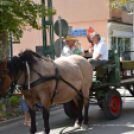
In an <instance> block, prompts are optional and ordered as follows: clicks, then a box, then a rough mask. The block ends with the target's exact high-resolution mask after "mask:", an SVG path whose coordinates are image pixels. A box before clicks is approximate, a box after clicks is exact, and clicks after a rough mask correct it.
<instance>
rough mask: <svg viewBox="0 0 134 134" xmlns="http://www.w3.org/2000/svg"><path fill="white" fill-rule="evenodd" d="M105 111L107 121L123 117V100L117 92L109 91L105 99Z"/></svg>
mask: <svg viewBox="0 0 134 134" xmlns="http://www.w3.org/2000/svg"><path fill="white" fill-rule="evenodd" d="M103 101H104V102H103V111H104V114H105V116H106V118H107V119H111V120H113V119H117V118H119V117H120V115H121V111H122V100H121V96H120V93H119V92H118V91H117V90H114V89H113V90H112V89H111V90H109V91H108V92H107V93H106V96H105V97H104V99H103Z"/></svg>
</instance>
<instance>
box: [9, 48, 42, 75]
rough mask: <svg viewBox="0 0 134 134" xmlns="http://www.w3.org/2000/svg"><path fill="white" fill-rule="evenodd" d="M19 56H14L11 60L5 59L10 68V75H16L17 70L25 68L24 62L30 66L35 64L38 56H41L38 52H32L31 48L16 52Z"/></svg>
mask: <svg viewBox="0 0 134 134" xmlns="http://www.w3.org/2000/svg"><path fill="white" fill-rule="evenodd" d="M18 55H19V56H14V57H12V58H11V60H8V61H7V66H8V68H9V70H10V72H9V73H10V74H9V75H11V76H17V75H18V73H19V71H20V70H21V71H25V70H26V64H25V63H26V62H27V63H28V64H29V65H30V66H31V67H32V66H33V64H36V62H37V61H38V58H43V57H42V56H41V55H40V54H38V53H36V52H33V51H31V50H25V51H24V52H21V53H19V54H18Z"/></svg>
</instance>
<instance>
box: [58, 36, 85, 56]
mask: <svg viewBox="0 0 134 134" xmlns="http://www.w3.org/2000/svg"><path fill="white" fill-rule="evenodd" d="M63 41H66V42H67V45H65V46H64V47H63V50H62V52H61V56H70V55H72V54H73V52H74V51H75V50H76V48H75V42H76V41H77V38H75V37H74V36H73V35H67V36H66V38H64V39H63ZM80 50H81V53H80V54H79V55H81V56H84V55H85V54H84V51H83V48H82V46H81V47H80ZM61 56H60V57H61Z"/></svg>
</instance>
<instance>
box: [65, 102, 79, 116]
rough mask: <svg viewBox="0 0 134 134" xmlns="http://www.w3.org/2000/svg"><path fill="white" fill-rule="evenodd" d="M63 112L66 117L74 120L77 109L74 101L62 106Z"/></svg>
mask: <svg viewBox="0 0 134 134" xmlns="http://www.w3.org/2000/svg"><path fill="white" fill-rule="evenodd" d="M63 108H64V112H65V114H66V115H67V116H69V117H70V118H76V117H77V107H76V105H75V103H74V101H69V102H67V103H64V104H63Z"/></svg>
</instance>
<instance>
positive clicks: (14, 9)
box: [0, 0, 56, 103]
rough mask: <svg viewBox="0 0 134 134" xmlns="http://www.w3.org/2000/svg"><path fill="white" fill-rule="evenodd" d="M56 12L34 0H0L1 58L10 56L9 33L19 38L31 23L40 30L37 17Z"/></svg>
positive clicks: (0, 101)
mask: <svg viewBox="0 0 134 134" xmlns="http://www.w3.org/2000/svg"><path fill="white" fill-rule="evenodd" d="M54 14H56V10H55V9H54V8H52V9H50V8H48V7H45V6H44V5H43V4H37V3H34V2H33V1H32V0H0V60H4V59H6V57H8V56H9V45H8V34H9V33H12V35H13V37H14V38H15V39H17V40H19V38H21V37H22V35H23V31H24V30H25V26H27V25H30V26H32V28H34V29H38V30H39V29H41V28H42V26H38V23H37V18H43V17H44V15H45V16H49V15H54ZM0 103H2V100H0Z"/></svg>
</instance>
